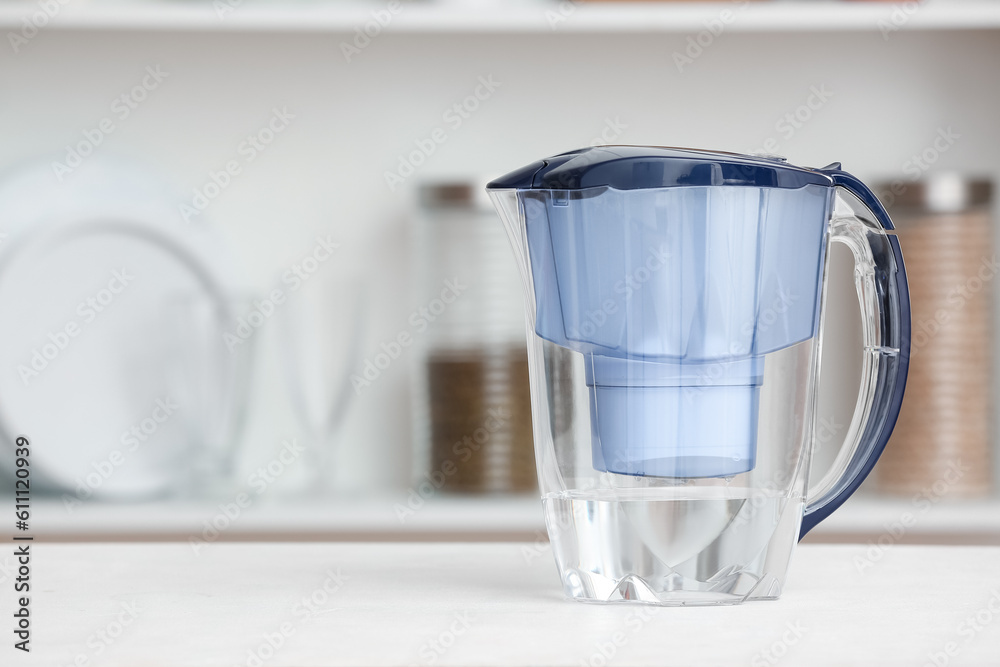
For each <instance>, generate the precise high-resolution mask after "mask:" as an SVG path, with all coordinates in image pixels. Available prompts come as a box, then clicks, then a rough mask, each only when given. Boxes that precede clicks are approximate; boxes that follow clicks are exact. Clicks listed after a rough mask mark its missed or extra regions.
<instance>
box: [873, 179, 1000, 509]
mask: <svg viewBox="0 0 1000 667" xmlns="http://www.w3.org/2000/svg"><path fill="white" fill-rule="evenodd" d="M883 191H885V192H886V194H885V195H883V200H884V201H885V203H886V204H888V206H887V208H888V209H889V212H890V214H891V215H892V219H893V221H894V222H895V223H896V233H897V236H898V238H899V242H900V246H901V247H902V250H903V255H904V257H905V258H906V266H907V273H908V275H909V282H910V306H911V309H912V323H913V328H912V331H913V334H912V339H911V348H910V374H909V379H908V382H907V385H906V394H905V396H904V397H903V406H902V409H901V410H900V413H899V420H898V422H897V424H896V429H895V431H893V434H892V439H891V440H890V442H889V446H888V447H886V450H885V453H884V454H883V455H882V460H881V461H880V462H879V464H878V467H877V468H876V481H877V484H878V488H879V489H880V490H882V491H885V492H887V493H892V494H898V495H903V496H907V497H909V496H912V495H914V494H920V493H924V494H932V496H933V497H934V498H935V499H939V498H941V497H945V496H954V497H959V496H963V497H977V496H984V495H987V494H988V493H989V492H990V490H991V488H992V484H993V480H992V469H991V460H992V431H993V424H992V417H991V415H992V406H993V390H992V384H993V373H992V357H993V355H992V348H993V332H992V329H993V327H992V321H993V289H992V283H993V279H994V278H995V277H996V265H995V262H996V258H995V256H994V252H993V223H992V220H991V217H990V207H989V204H990V199H991V194H992V184H991V183H990V182H989V181H987V180H971V179H967V178H965V177H963V176H961V175H960V174H955V173H939V174H933V175H929V176H927V177H926V178H925V179H924V180H922V181H919V182H916V183H910V184H907V185H906V186H905V189H901V186H899V185H898V184H897V186H896V190H895V191H894V190H892V188H891V187H885V188H883Z"/></svg>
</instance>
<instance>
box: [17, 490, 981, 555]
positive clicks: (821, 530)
mask: <svg viewBox="0 0 1000 667" xmlns="http://www.w3.org/2000/svg"><path fill="white" fill-rule="evenodd" d="M400 507H406V499H405V498H381V499H378V498H369V499H357V500H336V499H326V500H312V501H301V500H299V501H291V500H288V501H284V502H279V501H272V502H268V503H263V504H258V505H252V506H251V507H249V508H247V509H245V510H241V511H240V513H239V516H238V517H237V518H236V519H235V520H232V521H230V522H229V523H230V525H229V526H228V528H226V529H225V530H224V531H223V532H224V535H223V536H221V537H220V538H219V539H222V540H227V539H252V538H254V537H255V536H260V537H262V538H266V539H276V538H281V537H285V538H295V539H310V538H314V539H324V538H337V539H345V538H349V539H364V538H372V539H413V538H417V537H424V538H433V539H440V538H449V537H450V538H451V539H457V538H461V537H462V536H470V537H473V538H475V539H529V538H542V537H543V536H544V530H545V525H544V521H543V518H542V508H541V503H540V501H539V500H538V499H536V498H534V497H519V498H479V499H474V498H457V497H447V498H432V499H429V500H428V501H427V502H426V503H425V504H424V506H423V507H420V508H419V509H416V510H414V511H413V512H412V513H406V515H405V516H404V517H403V519H401V518H400V512H399V508H400ZM222 513H223V512H222V510H221V509H220V508H219V502H218V501H204V502H201V503H193V502H186V503H169V502H162V503H138V504H123V503H102V502H87V503H84V504H83V505H81V506H79V507H77V508H75V509H74V510H73V511H72V512H71V511H68V510H67V509H66V507H65V506H64V505H63V503H62V502H60V501H58V500H50V499H46V500H43V501H39V502H37V503H36V506H35V510H34V512H33V521H32V529H33V530H34V534H35V535H38V536H39V537H50V538H53V539H88V538H89V537H95V536H96V537H98V538H113V539H117V538H127V537H129V536H134V537H141V538H146V539H149V538H156V537H157V536H159V537H161V538H163V539H178V538H184V537H185V536H192V535H193V536H197V535H199V534H201V533H202V532H203V531H204V530H205V525H206V521H209V522H210V521H212V519H213V518H216V517H219V516H221V515H222ZM906 513H909V514H910V515H911V516H912V517H913V520H912V522H911V525H909V526H906V527H905V535H903V536H900V537H899V538H898V539H896V541H912V540H914V538H920V537H921V536H924V537H928V536H934V537H936V538H942V537H943V538H948V537H949V536H953V537H954V538H955V540H954V541H958V542H960V541H962V540H969V541H974V542H977V543H985V542H990V543H993V542H995V543H998V544H1000V500H982V501H941V502H939V503H937V504H934V505H932V506H930V507H927V508H925V507H924V505H921V504H919V503H918V504H915V503H913V502H910V501H907V500H892V499H883V498H872V497H863V496H859V497H855V498H852V499H851V500H850V501H848V502H847V503H846V504H845V505H844V506H843V507H842V508H840V509H839V510H837V512H835V513H834V514H833V515H832V516H831V517H830V518H828V519H827V520H826V521H824V522H823V523H821V524H820V525H819V526H818V527H817V528H816V530H815V531H814V533H813V534H814V536H815V537H816V538H818V539H820V540H822V541H830V540H831V539H838V538H843V539H853V540H857V539H861V540H862V541H865V540H868V539H874V538H877V537H878V536H880V535H882V534H883V533H887V532H890V528H891V529H893V530H896V529H895V527H894V524H897V523H900V522H902V520H903V517H904V514H906ZM219 523H220V525H221V524H225V523H227V522H226V521H225V519H222V518H220V519H219ZM894 539H895V538H894ZM918 541H919V540H918ZM924 541H928V540H924Z"/></svg>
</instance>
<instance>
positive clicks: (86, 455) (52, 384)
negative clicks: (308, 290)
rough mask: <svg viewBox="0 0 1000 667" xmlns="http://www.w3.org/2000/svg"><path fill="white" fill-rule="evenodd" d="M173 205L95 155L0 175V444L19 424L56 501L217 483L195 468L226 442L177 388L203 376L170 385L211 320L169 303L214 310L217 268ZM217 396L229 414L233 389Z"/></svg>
mask: <svg viewBox="0 0 1000 667" xmlns="http://www.w3.org/2000/svg"><path fill="white" fill-rule="evenodd" d="M177 211H178V208H177V202H176V201H175V200H174V199H173V198H172V197H170V195H169V194H166V193H165V189H164V187H163V185H162V184H161V183H160V182H159V180H158V179H156V178H153V177H150V176H148V175H145V174H143V173H142V171H141V170H139V169H135V168H133V167H132V166H130V165H122V164H118V163H115V162H113V161H110V160H106V159H100V158H92V159H91V160H90V161H88V162H86V163H84V164H83V165H81V166H80V167H78V168H77V169H76V170H75V171H74V172H73V173H72V174H70V175H66V176H64V178H63V179H62V180H60V179H59V178H57V177H56V176H55V175H54V174H53V172H52V170H51V167H50V166H49V165H48V164H47V163H46V164H45V165H44V166H40V167H38V168H33V169H32V168H29V169H25V170H23V171H20V172H17V173H14V174H11V175H8V177H7V178H6V180H5V181H4V182H3V183H2V184H0V212H2V220H3V223H2V224H3V226H4V227H3V231H4V233H5V238H4V242H3V244H2V245H0V309H2V310H3V312H4V317H3V318H0V340H3V341H4V344H3V345H2V346H0V369H2V372H0V440H2V441H4V444H5V445H10V443H12V442H13V439H14V438H15V437H16V436H17V435H18V434H21V433H24V434H27V435H29V436H30V437H31V439H32V441H33V442H34V443H36V444H37V446H36V447H35V448H34V450H33V457H32V466H33V476H32V480H33V482H36V483H37V485H38V487H39V488H40V489H41V488H44V489H47V490H50V491H53V492H57V493H61V494H63V499H64V500H65V501H66V502H67V504H68V506H72V504H74V503H76V502H83V501H85V500H89V499H91V498H120V499H131V498H143V497H152V496H162V495H167V494H176V493H178V492H180V491H182V490H185V489H189V488H191V487H193V486H197V487H199V488H204V487H205V486H206V485H211V484H213V483H216V481H217V480H215V479H207V478H205V477H204V476H202V475H201V474H200V473H198V472H195V471H204V470H206V469H208V468H212V467H213V466H214V465H220V466H221V468H219V470H220V471H224V469H225V466H224V465H223V464H222V461H221V459H220V457H219V456H217V452H218V451H219V450H218V447H219V446H221V445H222V444H223V443H222V441H226V445H227V446H228V447H230V451H231V446H232V444H233V442H232V439H229V438H228V436H226V435H225V434H223V433H221V432H220V430H219V429H217V428H215V427H212V431H213V432H212V433H209V432H208V431H207V430H205V429H207V428H209V427H208V426H207V424H206V423H205V422H204V420H202V423H201V424H200V425H198V426H197V427H193V426H192V425H193V424H194V423H195V422H196V421H197V420H195V419H193V416H194V412H195V411H204V410H205V408H206V406H205V405H204V404H203V403H201V400H202V398H203V396H202V395H199V396H195V395H192V394H189V393H188V391H187V390H190V389H192V387H194V386H195V385H198V384H203V382H204V381H203V380H196V381H194V382H192V379H193V376H189V377H188V378H187V379H186V381H185V382H184V383H179V382H178V381H177V379H178V374H179V373H180V372H181V369H182V368H186V369H188V370H189V371H190V370H191V369H194V368H199V372H201V371H203V370H206V369H205V368H204V367H203V366H200V364H202V363H203V362H205V360H206V359H205V355H204V352H205V348H206V346H215V343H216V342H217V341H218V342H221V340H222V331H221V329H219V328H218V327H217V328H215V329H213V330H211V331H208V330H204V329H203V330H201V331H200V332H199V333H198V334H196V333H195V328H194V327H195V325H196V322H195V321H194V320H193V319H189V320H188V321H186V322H183V323H181V322H178V321H177V320H176V319H174V318H173V316H172V314H171V312H170V311H171V308H172V306H171V304H172V303H173V302H174V300H175V299H176V298H177V296H178V295H188V298H190V299H191V300H192V301H191V303H198V304H200V305H199V308H209V309H214V310H216V311H218V312H225V311H226V310H227V309H228V308H229V304H228V294H229V278H230V276H228V275H227V272H226V268H227V267H226V265H225V259H224V257H225V253H224V252H223V251H222V249H221V248H220V247H219V245H218V241H217V239H216V238H215V237H214V235H213V234H212V232H211V230H210V229H209V228H207V227H205V226H199V227H192V226H188V225H186V224H184V223H183V221H182V220H181V218H180V216H179V215H178V212H177ZM191 315H192V313H191V312H186V313H184V314H183V316H184V317H189V318H190V316H191ZM222 319H223V318H216V319H215V320H214V322H215V323H216V324H219V323H220V322H221V321H222ZM180 332H184V335H185V336H186V338H185V339H184V340H182V339H180V338H178V336H179V334H180ZM201 334H203V335H204V337H203V338H199V336H200V335H201ZM215 379H216V380H219V379H220V378H218V377H216V378H215ZM201 389H204V390H205V391H203V392H201V393H202V394H213V395H215V389H220V390H221V389H222V385H219V386H217V387H213V388H212V389H211V390H209V389H207V388H206V387H201ZM228 396H229V397H230V399H232V400H231V401H230V402H229V404H228V405H227V406H226V407H225V408H222V407H220V408H219V409H220V410H221V409H225V410H227V411H230V410H231V411H232V412H233V414H237V413H239V408H238V406H237V405H236V403H238V402H240V401H241V398H240V396H241V394H240V393H239V392H238V391H237V392H235V393H230V394H228ZM216 417H218V418H219V419H221V420H223V421H226V422H227V423H229V425H230V426H232V427H235V424H234V423H233V422H231V421H230V420H229V418H228V416H226V415H221V414H220V415H216ZM206 458H212V459H213V460H214V463H213V464H212V465H208V464H205V461H206ZM203 464H205V465H203ZM206 466H207V468H206Z"/></svg>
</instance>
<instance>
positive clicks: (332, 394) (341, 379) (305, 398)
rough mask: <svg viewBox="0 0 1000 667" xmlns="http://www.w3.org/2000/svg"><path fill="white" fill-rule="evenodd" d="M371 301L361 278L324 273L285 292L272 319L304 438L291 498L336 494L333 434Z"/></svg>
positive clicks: (338, 271)
mask: <svg viewBox="0 0 1000 667" xmlns="http://www.w3.org/2000/svg"><path fill="white" fill-rule="evenodd" d="M369 298H370V294H369V290H368V287H367V284H366V281H365V280H364V278H363V276H362V275H361V274H359V273H358V272H357V271H355V270H350V269H343V268H338V267H337V266H327V267H323V268H322V269H320V270H319V271H317V272H316V274H315V275H313V276H311V277H310V278H309V280H308V282H305V283H301V285H300V286H299V287H298V289H288V290H286V294H285V301H284V303H282V304H281V305H280V306H279V308H278V309H277V310H276V311H275V314H274V319H276V320H277V324H278V332H279V337H280V352H281V357H280V359H281V364H282V368H283V375H284V378H285V382H286V384H287V386H288V390H289V393H290V396H291V399H292V407H293V409H294V410H295V413H296V416H297V418H298V420H299V423H300V424H301V425H302V428H303V430H304V432H305V438H304V439H303V442H302V447H303V449H304V453H303V461H302V464H301V465H300V466H297V467H298V468H299V470H300V472H301V475H300V476H297V477H296V478H295V480H293V484H294V486H295V488H296V491H295V494H296V495H307V496H308V495H312V496H315V495H323V494H329V493H331V492H332V491H333V490H334V482H335V476H336V471H335V466H336V465H337V455H338V451H337V445H338V434H339V431H340V429H341V427H342V426H343V423H344V420H345V419H346V417H347V415H348V413H349V410H350V408H351V406H352V405H353V402H354V399H355V398H356V397H357V392H356V391H355V388H354V386H353V385H352V380H351V378H352V376H356V374H357V373H361V372H363V370H362V369H361V364H362V357H363V344H364V342H365V340H366V333H367V330H368V327H367V318H368V312H369V306H368V299H369Z"/></svg>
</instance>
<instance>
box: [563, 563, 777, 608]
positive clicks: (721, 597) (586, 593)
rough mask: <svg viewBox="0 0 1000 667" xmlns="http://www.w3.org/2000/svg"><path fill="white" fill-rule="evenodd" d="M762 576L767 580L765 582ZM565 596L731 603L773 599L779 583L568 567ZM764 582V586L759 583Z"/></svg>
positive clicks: (666, 603)
mask: <svg viewBox="0 0 1000 667" xmlns="http://www.w3.org/2000/svg"><path fill="white" fill-rule="evenodd" d="M765 579H766V580H769V581H767V582H765ZM563 583H564V590H565V593H566V595H567V597H569V598H572V599H574V600H577V601H578V602H584V603H589V604H620V603H629V604H648V605H655V606H662V607H674V606H676V607H694V606H713V605H734V604H740V603H742V602H745V601H748V600H754V601H755V600H774V599H777V598H778V597H779V596H780V594H781V591H780V586H775V585H772V584H774V583H776V582H775V581H774V578H773V577H765V578H764V579H757V578H756V577H753V576H751V575H748V574H746V573H734V574H732V575H731V576H730V577H728V578H726V580H724V581H714V582H712V581H708V582H702V581H696V580H690V579H684V578H682V577H680V576H677V575H674V576H672V577H668V581H664V580H662V579H660V580H659V581H656V582H652V581H647V580H646V579H643V578H642V577H640V576H638V575H635V574H629V575H626V576H624V577H621V578H620V579H617V580H614V579H609V578H607V577H603V576H601V575H599V574H595V573H593V572H581V571H580V570H570V571H568V572H566V574H565V576H564V578H563ZM762 583H767V584H768V585H766V586H763V587H762V586H761V585H760V584H762Z"/></svg>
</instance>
